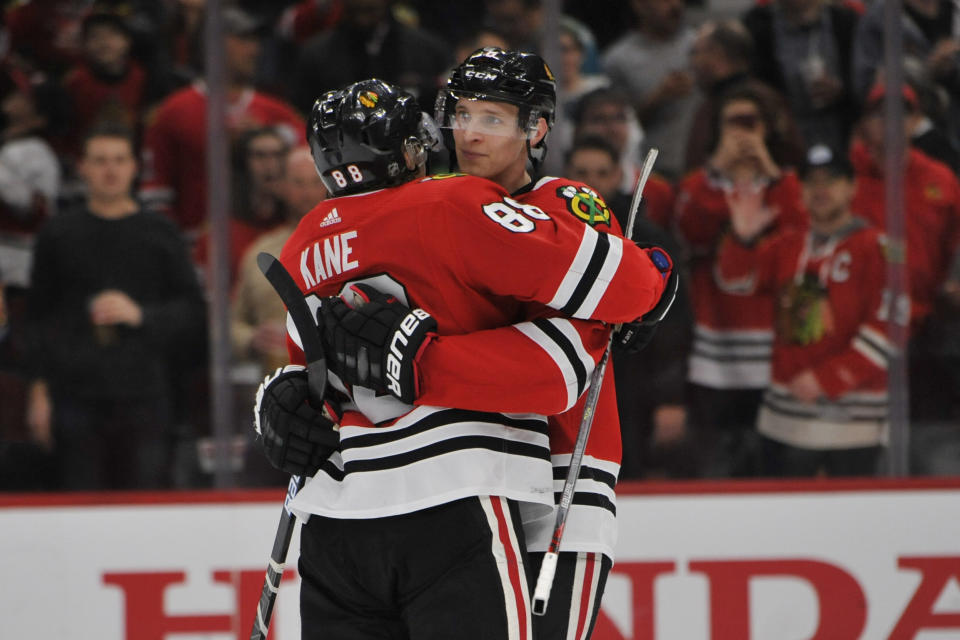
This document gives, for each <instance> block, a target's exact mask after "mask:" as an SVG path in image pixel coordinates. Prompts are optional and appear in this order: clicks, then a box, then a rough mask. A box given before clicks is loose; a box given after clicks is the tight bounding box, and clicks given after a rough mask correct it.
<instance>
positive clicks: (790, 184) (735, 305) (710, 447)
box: [675, 85, 806, 476]
mask: <svg viewBox="0 0 960 640" xmlns="http://www.w3.org/2000/svg"><path fill="white" fill-rule="evenodd" d="M717 113H718V117H717V122H716V123H715V127H716V130H717V131H718V132H719V135H718V136H717V140H716V142H715V143H714V145H713V149H712V152H711V155H710V160H709V162H708V163H707V165H706V166H705V167H704V168H702V169H699V170H698V171H695V172H694V173H691V174H690V175H688V176H687V178H685V179H684V180H683V181H682V182H681V183H680V185H679V186H678V193H677V212H676V220H675V223H676V225H677V230H678V232H679V234H680V238H681V240H682V241H684V242H685V243H686V244H687V248H688V250H689V252H690V287H691V292H690V294H691V299H692V302H693V310H694V333H693V349H692V353H691V356H690V360H689V372H688V381H689V383H690V384H689V388H688V390H689V402H688V406H689V409H690V423H691V428H693V429H694V430H695V438H696V441H697V444H698V448H701V449H702V451H703V453H704V455H705V460H704V462H703V463H702V467H703V471H704V473H705V474H707V475H710V476H715V475H720V476H722V475H751V474H753V473H755V472H756V458H755V454H756V451H755V447H753V446H752V445H754V444H755V437H754V431H753V425H754V423H755V422H756V416H757V409H758V408H759V403H760V399H761V396H762V394H763V390H764V389H766V388H767V386H768V385H769V383H770V354H771V349H772V346H773V305H772V299H771V297H770V296H769V295H760V294H757V295H754V296H745V297H744V296H733V295H730V294H727V293H724V292H723V291H721V290H720V289H719V288H718V286H717V284H716V282H715V281H714V277H713V269H714V260H715V252H716V247H717V245H718V244H719V242H720V240H721V239H722V238H723V234H724V233H725V232H726V230H727V227H728V225H729V221H730V205H729V202H730V200H731V198H737V197H740V196H744V195H745V194H751V195H753V196H754V197H757V198H762V201H763V202H764V204H765V205H766V206H767V207H768V208H769V209H770V210H771V211H773V212H775V213H776V215H775V216H774V217H773V219H772V220H771V222H770V225H769V227H768V228H767V229H766V231H767V232H772V231H774V230H776V229H779V228H784V227H795V226H804V225H805V221H806V216H805V214H804V213H803V211H802V207H801V203H800V184H799V182H798V181H797V177H796V174H795V173H794V172H793V171H792V170H790V169H785V168H782V167H781V166H780V165H779V164H778V163H777V162H776V161H775V160H774V159H773V156H772V152H771V146H772V144H773V141H774V140H775V138H776V129H775V127H774V117H775V116H774V115H773V112H771V111H770V110H769V109H768V107H767V102H766V101H765V100H764V99H763V97H762V95H761V94H760V93H759V92H757V91H755V90H754V89H753V88H752V87H750V86H749V85H744V86H739V87H735V88H734V89H732V90H731V91H730V92H729V93H727V94H726V95H725V96H724V97H723V98H721V100H720V102H719V104H718V110H717Z"/></svg>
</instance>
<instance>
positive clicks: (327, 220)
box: [320, 207, 340, 227]
mask: <svg viewBox="0 0 960 640" xmlns="http://www.w3.org/2000/svg"><path fill="white" fill-rule="evenodd" d="M338 222H340V214H339V213H338V212H337V208H336V207H334V208H333V209H331V210H330V213H328V214H327V215H326V216H324V218H323V220H321V221H320V226H321V227H329V226H330V225H332V224H337V223H338Z"/></svg>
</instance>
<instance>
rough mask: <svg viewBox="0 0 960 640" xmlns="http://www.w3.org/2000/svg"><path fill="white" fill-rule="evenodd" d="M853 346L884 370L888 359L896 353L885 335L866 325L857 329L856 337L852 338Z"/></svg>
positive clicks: (888, 362) (887, 364) (886, 367)
mask: <svg viewBox="0 0 960 640" xmlns="http://www.w3.org/2000/svg"><path fill="white" fill-rule="evenodd" d="M853 348H854V349H855V350H856V351H857V352H858V353H859V354H860V355H862V356H863V357H864V358H866V359H867V360H869V361H870V362H872V363H873V364H875V365H876V366H878V367H880V368H881V369H884V370H886V369H888V368H889V366H890V360H891V359H892V358H893V356H894V354H895V353H896V347H894V346H893V343H891V342H890V341H889V340H888V339H887V337H886V336H885V335H883V334H882V333H880V332H879V331H877V330H876V329H873V328H872V327H869V326H866V325H863V326H861V327H860V329H859V331H857V337H855V338H854V339H853Z"/></svg>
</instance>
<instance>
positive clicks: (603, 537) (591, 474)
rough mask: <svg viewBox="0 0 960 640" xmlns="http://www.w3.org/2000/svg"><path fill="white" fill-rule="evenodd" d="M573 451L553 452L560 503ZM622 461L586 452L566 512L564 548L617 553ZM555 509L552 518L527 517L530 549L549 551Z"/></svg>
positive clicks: (526, 524) (556, 498)
mask: <svg viewBox="0 0 960 640" xmlns="http://www.w3.org/2000/svg"><path fill="white" fill-rule="evenodd" d="M570 459H571V455H570V454H569V453H567V454H560V455H554V456H553V490H554V495H553V498H554V503H555V504H559V503H560V497H561V494H562V492H563V483H564V480H565V479H566V477H567V472H568V470H569V468H570ZM619 473H620V465H619V464H617V463H615V462H610V461H609V460H601V459H599V458H594V457H592V456H584V457H583V464H582V466H581V467H580V474H579V476H578V477H577V485H576V488H575V490H574V493H573V502H572V503H571V505H570V511H569V513H568V514H567V522H566V524H565V526H564V533H563V547H562V548H563V550H564V551H587V552H596V553H603V554H605V555H607V556H609V557H610V558H613V557H614V548H615V546H616V542H617V495H616V492H615V490H614V488H615V487H616V484H617V476H618V475H619ZM554 517H555V512H554V514H552V515H551V516H550V517H549V518H542V519H539V520H531V519H529V518H527V517H525V518H524V525H523V530H524V535H525V536H526V538H527V549H528V550H530V551H546V550H547V549H548V548H549V546H550V539H551V537H552V535H553V525H554V520H553V518H554Z"/></svg>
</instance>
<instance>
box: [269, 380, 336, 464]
mask: <svg viewBox="0 0 960 640" xmlns="http://www.w3.org/2000/svg"><path fill="white" fill-rule="evenodd" d="M308 396H309V392H308V389H307V370H306V369H305V368H304V367H301V366H299V365H288V366H286V367H283V368H282V369H277V371H276V372H275V373H274V374H273V375H272V376H267V377H266V378H264V380H263V383H262V384H261V385H260V388H259V389H257V401H256V405H255V406H254V408H253V421H254V427H255V428H256V430H257V433H258V434H260V438H259V440H260V443H261V445H262V446H263V452H264V453H265V454H266V456H267V459H268V460H269V461H270V464H272V465H273V466H274V467H276V468H277V469H280V470H281V471H285V472H286V473H289V474H291V475H298V476H312V475H313V474H315V473H316V472H317V469H319V468H320V466H321V465H322V464H323V463H324V461H325V460H326V459H327V458H328V457H329V456H330V454H331V453H333V452H334V451H336V450H337V449H338V448H339V447H340V434H339V433H338V431H337V425H336V424H335V423H334V422H333V421H332V420H329V419H328V418H327V417H326V416H324V415H323V414H322V413H321V411H318V410H317V409H314V408H313V407H311V406H310V404H309V403H308V402H307V397H308Z"/></svg>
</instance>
